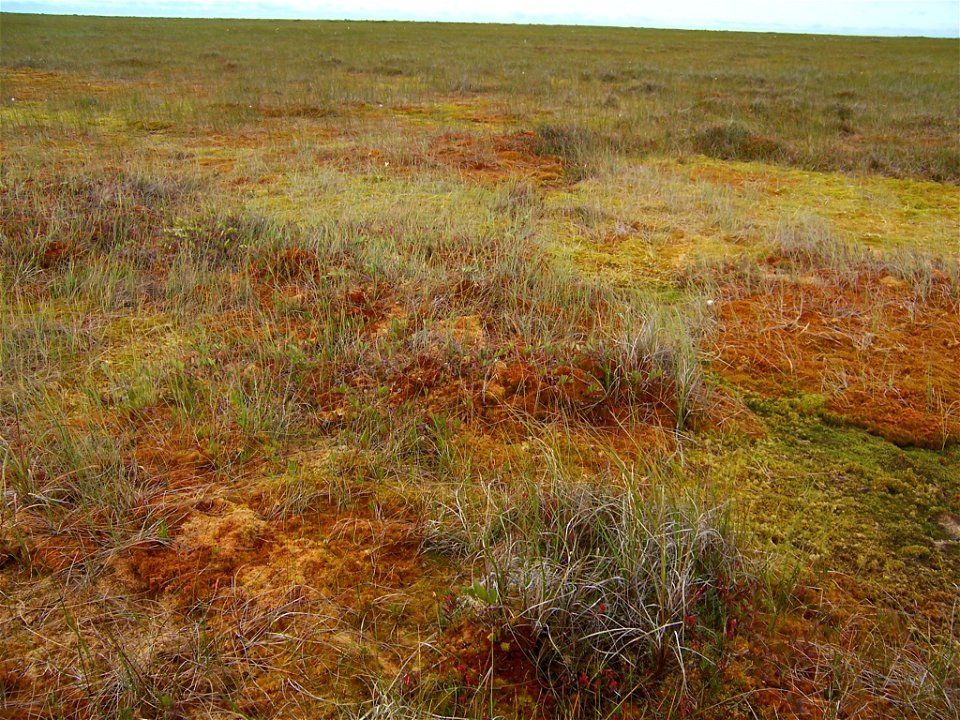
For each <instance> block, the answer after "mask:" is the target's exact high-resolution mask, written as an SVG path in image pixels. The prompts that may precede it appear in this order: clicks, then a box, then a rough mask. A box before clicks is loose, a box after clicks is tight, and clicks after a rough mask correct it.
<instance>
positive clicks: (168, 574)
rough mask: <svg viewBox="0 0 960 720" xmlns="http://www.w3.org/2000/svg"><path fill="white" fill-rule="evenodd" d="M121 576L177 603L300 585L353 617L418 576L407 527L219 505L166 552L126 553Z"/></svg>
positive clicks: (190, 523) (414, 532) (196, 517)
mask: <svg viewBox="0 0 960 720" xmlns="http://www.w3.org/2000/svg"><path fill="white" fill-rule="evenodd" d="M129 569H130V571H131V576H132V577H133V578H135V580H136V582H137V584H138V585H139V587H140V589H141V590H144V591H147V592H149V593H150V594H152V595H155V596H163V597H166V598H168V599H170V600H173V601H175V602H176V603H178V604H189V603H192V602H196V601H198V600H206V599H210V598H214V597H216V596H217V595H218V593H219V592H220V591H222V590H223V589H224V588H226V587H230V586H232V585H238V586H240V587H243V588H246V589H247V590H248V591H250V592H254V593H256V592H263V591H264V590H265V589H271V588H272V589H277V588H284V587H290V586H293V585H304V586H307V587H311V588H313V589H315V590H319V591H321V592H322V593H324V594H325V595H326V596H327V598H328V599H329V600H331V601H333V602H335V603H337V604H338V605H340V606H342V607H349V608H353V609H355V610H358V611H360V610H363V609H366V608H369V607H370V606H371V605H372V604H373V603H374V602H375V601H376V599H377V598H379V597H380V596H382V595H385V594H387V593H388V592H390V591H391V590H398V589H400V588H405V587H409V586H410V585H411V584H413V583H414V582H416V580H418V579H419V578H420V576H421V575H422V572H423V571H422V567H421V564H420V558H419V534H418V525H417V524H416V523H415V522H414V521H412V520H405V519H375V518H371V517H369V516H367V515H365V514H364V513H342V514H341V513H339V512H337V511H336V510H335V509H333V508H323V509H322V510H321V511H320V512H317V513H308V514H304V515H302V516H295V517H292V518H290V519H288V520H286V521H280V520H267V519H265V515H264V514H261V513H258V512H257V511H256V510H255V509H254V508H252V507H251V506H249V505H235V504H232V503H227V502H223V501H221V502H218V503H215V504H214V505H213V507H210V508H207V509H204V510H197V511H196V512H194V513H193V514H192V515H191V516H190V517H189V518H188V519H187V520H186V522H184V523H183V525H182V526H181V527H180V528H178V529H177V531H176V532H175V533H174V539H173V542H172V544H171V545H170V546H169V547H160V548H147V549H140V550H137V551H135V552H134V553H132V555H131V557H130V560H129Z"/></svg>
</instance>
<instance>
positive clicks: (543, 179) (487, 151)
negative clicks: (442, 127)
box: [430, 131, 563, 185]
mask: <svg viewBox="0 0 960 720" xmlns="http://www.w3.org/2000/svg"><path fill="white" fill-rule="evenodd" d="M430 158H431V160H432V161H433V162H434V163H436V164H439V165H441V166H446V167H453V168H456V169H458V170H460V171H461V173H463V174H464V176H466V177H468V178H470V179H473V180H498V179H502V178H504V177H508V176H519V177H523V178H527V179H531V180H533V181H535V182H538V183H540V184H544V185H549V184H554V183H556V182H557V181H558V180H559V178H560V177H561V174H562V172H563V161H562V160H561V159H560V158H558V157H555V156H553V155H543V154H540V153H538V152H537V151H536V135H534V133H532V132H529V131H527V132H518V133H510V134H506V135H492V136H477V135H472V134H469V133H447V134H444V135H442V136H441V137H440V138H439V140H438V141H437V142H436V143H435V144H434V146H433V147H432V148H431V150H430Z"/></svg>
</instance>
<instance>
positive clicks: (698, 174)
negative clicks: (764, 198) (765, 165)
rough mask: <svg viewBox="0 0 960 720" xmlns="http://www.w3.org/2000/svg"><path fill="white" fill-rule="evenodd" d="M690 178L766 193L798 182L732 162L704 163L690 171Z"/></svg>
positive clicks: (779, 191) (782, 189)
mask: <svg viewBox="0 0 960 720" xmlns="http://www.w3.org/2000/svg"><path fill="white" fill-rule="evenodd" d="M690 178H691V179H692V180H700V181H706V182H710V183H713V184H722V185H729V186H731V187H734V188H737V189H738V190H759V191H760V192H762V193H764V194H766V195H781V194H782V193H783V192H784V191H785V190H786V189H787V188H790V187H793V186H796V185H797V184H798V182H797V180H796V179H795V178H791V177H789V176H787V175H782V174H781V175H777V174H771V173H770V172H768V171H765V170H760V169H748V168H746V167H743V166H737V165H732V164H723V165H721V164H710V165H707V164H704V165H698V166H696V167H695V168H694V169H693V171H692V172H691V173H690Z"/></svg>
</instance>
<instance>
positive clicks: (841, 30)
mask: <svg viewBox="0 0 960 720" xmlns="http://www.w3.org/2000/svg"><path fill="white" fill-rule="evenodd" d="M5 4H6V5H8V6H9V5H14V6H18V5H29V4H33V3H30V2H17V0H14V1H13V2H11V3H5ZM0 15H46V16H61V17H89V18H112V19H118V20H122V19H131V20H133V19H140V20H209V21H213V22H216V21H222V20H242V21H258V20H259V21H266V22H356V23H419V24H433V25H507V26H524V27H570V28H578V27H582V28H612V29H618V30H619V29H622V30H666V31H677V32H721V33H722V32H728V33H749V34H755V35H764V34H765V35H813V36H821V37H858V38H867V39H869V38H877V39H890V40H895V39H907V38H910V39H929V40H957V39H960V27H958V28H957V32H956V34H953V35H948V34H936V33H935V32H934V31H930V32H917V33H905V34H894V33H895V32H896V29H895V28H876V29H873V32H863V31H858V30H857V29H856V28H850V27H842V26H841V27H834V28H823V29H822V30H820V29H814V28H809V29H795V28H794V29H790V28H784V27H775V26H774V27H770V26H766V27H750V26H743V25H738V24H736V23H732V24H731V26H729V27H717V26H712V27H709V26H708V27H704V26H701V27H690V26H686V27H685V26H678V25H666V24H662V25H657V24H651V25H639V24H636V25H620V24H614V23H612V22H609V23H604V22H597V21H593V22H573V21H569V22H559V21H558V22H552V21H546V20H541V21H536V20H522V19H516V20H451V19H434V18H429V19H427V18H403V17H347V16H341V17H330V16H328V17H315V16H299V17H298V16H288V17H282V16H266V15H260V16H258V15H217V16H213V15H165V14H153V13H149V14H125V15H120V14H100V13H92V12H64V11H63V10H60V9H57V10H42V9H12V10H8V9H6V8H3V9H0ZM887 30H889V32H885V31H887ZM877 31H879V32H880V33H883V34H877Z"/></svg>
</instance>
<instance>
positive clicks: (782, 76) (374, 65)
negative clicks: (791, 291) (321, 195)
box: [2, 14, 960, 182]
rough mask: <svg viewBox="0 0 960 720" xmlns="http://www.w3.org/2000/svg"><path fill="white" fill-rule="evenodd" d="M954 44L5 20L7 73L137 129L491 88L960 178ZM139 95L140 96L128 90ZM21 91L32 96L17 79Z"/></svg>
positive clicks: (548, 111)
mask: <svg viewBox="0 0 960 720" xmlns="http://www.w3.org/2000/svg"><path fill="white" fill-rule="evenodd" d="M957 63H958V51H957V44H956V42H955V41H954V40H940V39H917V38H910V39H907V38H904V39H878V38H859V37H818V36H803V35H773V34H744V33H727V32H722V33H721V32H691V31H668V30H634V29H620V28H587V27H528V26H514V25H499V26H498V25H440V24H412V23H394V22H391V23H374V22H349V21H343V22H319V21H318V22H314V21H265V20H218V21H210V20H154V19H110V18H84V17H57V18H52V17H42V16H29V15H11V14H5V15H4V16H3V58H2V65H3V66H4V67H7V68H13V69H15V68H31V69H37V70H53V71H70V72H77V73H82V74H84V75H85V76H88V77H90V78H95V79H101V80H104V81H117V82H119V83H121V87H120V90H121V91H120V92H119V93H117V94H116V95H113V96H111V97H110V98H109V99H106V98H100V97H98V96H97V93H96V90H95V88H91V89H90V90H89V91H87V92H84V89H83V88H82V87H81V88H78V89H77V93H76V95H75V96H71V97H69V98H60V99H59V102H61V103H65V104H68V105H75V104H80V105H82V104H83V103H84V102H90V101H92V100H93V99H96V100H97V101H98V102H101V103H104V106H103V107H102V108H101V111H106V112H109V113H111V114H115V115H117V116H118V117H120V118H127V119H129V120H134V119H143V118H144V117H145V116H146V117H147V118H149V119H150V120H151V121H153V122H176V123H189V124H193V125H200V126H204V127H211V126H212V127H215V128H222V129H226V128H231V127H238V126H242V125H244V124H245V123H250V122H256V119H257V117H258V116H259V114H260V113H261V112H262V111H263V110H265V109H266V110H270V109H275V110H276V111H278V112H288V113H291V114H297V113H300V114H305V113H306V114H324V113H339V114H343V115H350V114H351V112H352V108H354V107H355V106H356V104H357V103H374V104H376V103H385V104H397V103H412V104H415V103H422V102H424V101H426V100H435V99H436V98H438V97H451V98H455V97H462V96H472V95H477V94H482V95H483V96H485V97H488V98H491V99H494V100H495V101H496V102H498V103H499V104H500V105H501V106H502V108H503V109H504V110H505V111H509V112H513V113H517V114H521V115H523V116H525V117H527V118H529V119H531V120H532V121H537V120H539V121H542V122H550V121H551V120H552V119H556V118H558V117H562V118H563V120H564V121H565V122H568V123H576V124H578V125H580V126H582V127H583V128H584V130H586V131H590V132H592V133H596V135H597V141H598V142H600V143H603V144H605V145H609V146H611V147H614V148H621V149H629V150H630V151H633V152H639V153H654V154H658V153H659V154H669V155H674V154H677V153H691V152H702V153H705V154H707V155H712V156H715V157H720V158H737V159H744V160H750V159H764V160H773V161H776V162H781V163H786V164H792V165H797V166H799V167H803V168H808V169H845V170H865V171H871V172H878V173H882V174H888V175H893V176H897V177H901V176H905V177H918V178H930V179H934V180H946V181H951V182H957V181H958V180H960V148H958V133H960V119H958V116H957V107H958V105H960V74H958V72H957ZM124 87H126V90H127V91H126V92H124V91H123V90H124ZM7 90H8V91H9V92H6V91H5V92H4V95H5V97H4V98H3V102H4V103H9V102H10V99H9V97H8V96H10V95H14V96H15V94H16V90H17V86H16V83H9V84H8V86H7Z"/></svg>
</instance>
